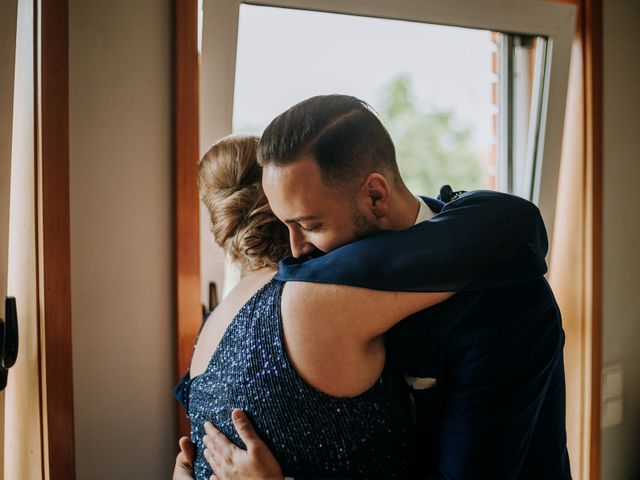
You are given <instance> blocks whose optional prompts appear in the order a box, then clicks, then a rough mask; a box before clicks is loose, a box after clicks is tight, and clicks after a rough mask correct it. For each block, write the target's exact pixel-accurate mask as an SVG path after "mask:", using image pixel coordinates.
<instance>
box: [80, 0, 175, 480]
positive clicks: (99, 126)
mask: <svg viewBox="0 0 640 480" xmlns="http://www.w3.org/2000/svg"><path fill="white" fill-rule="evenodd" d="M69 10H70V11H69V42H70V43H69V61H70V79H69V81H70V137H71V160H70V170H71V172H70V175H71V277H72V302H73V362H74V365H73V369H74V372H73V373H74V401H75V435H76V437H75V439H76V463H77V478H78V479H79V480H100V479H110V480H112V479H130V478H141V479H152V478H154V479H155V478H158V479H159V478H170V474H171V469H172V466H173V461H174V459H175V453H176V449H177V443H176V441H175V435H176V433H175V402H174V399H173V397H172V395H171V389H172V387H173V384H174V364H175V356H174V355H175V354H174V347H173V345H174V332H173V328H174V327H173V311H174V310H173V301H172V297H173V287H172V285H173V279H172V278H173V270H172V249H173V247H172V236H173V235H172V229H171V225H172V207H171V198H172V186H171V159H172V106H171V104H172V99H171V91H172V90H171V48H172V20H171V18H172V17H171V2H168V1H166V0H165V1H162V0H136V1H134V2H131V1H127V0H109V1H103V0H71V1H70V2H69Z"/></svg>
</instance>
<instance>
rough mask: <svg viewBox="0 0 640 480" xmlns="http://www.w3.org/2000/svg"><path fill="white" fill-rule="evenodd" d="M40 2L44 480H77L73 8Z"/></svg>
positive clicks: (62, 0)
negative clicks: (73, 305)
mask: <svg viewBox="0 0 640 480" xmlns="http://www.w3.org/2000/svg"><path fill="white" fill-rule="evenodd" d="M34 1H35V5H34V6H35V8H34V12H35V18H34V22H35V29H34V31H35V32H36V42H35V59H34V65H35V73H36V77H35V78H36V85H35V92H36V116H35V118H36V159H37V164H36V179H37V186H36V192H37V212H38V221H37V236H38V239H37V245H38V250H39V252H38V265H37V269H38V270H37V271H38V297H39V305H40V306H39V318H38V322H39V324H40V352H41V362H40V365H41V377H40V378H41V408H42V422H43V425H42V448H43V461H42V465H43V469H45V470H48V474H47V472H43V478H48V479H50V480H70V479H74V478H75V441H74V414H73V357H72V343H71V342H72V336H71V251H70V231H69V227H70V219H69V6H68V0H34Z"/></svg>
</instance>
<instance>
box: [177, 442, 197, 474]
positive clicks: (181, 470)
mask: <svg viewBox="0 0 640 480" xmlns="http://www.w3.org/2000/svg"><path fill="white" fill-rule="evenodd" d="M178 445H179V446H180V453H178V456H177V457H176V466H175V468H174V469H173V477H172V479H173V480H193V457H194V456H195V448H194V446H193V443H192V442H191V439H190V438H189V437H181V438H180V440H178Z"/></svg>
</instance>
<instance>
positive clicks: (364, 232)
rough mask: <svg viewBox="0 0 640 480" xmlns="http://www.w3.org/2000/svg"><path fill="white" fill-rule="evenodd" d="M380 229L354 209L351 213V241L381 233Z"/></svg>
mask: <svg viewBox="0 0 640 480" xmlns="http://www.w3.org/2000/svg"><path fill="white" fill-rule="evenodd" d="M381 231H382V229H381V228H380V227H379V226H378V225H377V224H376V223H374V222H372V221H371V220H369V219H368V218H367V217H366V216H365V215H364V214H362V213H361V212H359V211H358V210H355V209H354V212H353V239H354V240H359V239H361V238H364V237H368V236H370V235H373V234H374V233H379V232H381Z"/></svg>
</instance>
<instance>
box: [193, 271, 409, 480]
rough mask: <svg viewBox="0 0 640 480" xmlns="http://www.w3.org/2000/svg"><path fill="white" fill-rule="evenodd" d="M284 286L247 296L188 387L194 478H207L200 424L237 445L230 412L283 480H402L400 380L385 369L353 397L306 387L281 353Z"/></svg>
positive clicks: (405, 412)
mask: <svg viewBox="0 0 640 480" xmlns="http://www.w3.org/2000/svg"><path fill="white" fill-rule="evenodd" d="M283 285H284V284H283V283H281V282H278V281H276V280H271V281H269V282H268V283H267V284H266V285H265V286H264V287H262V288H261V289H260V290H259V291H258V292H257V293H256V294H255V295H253V297H251V298H250V299H249V301H248V302H247V303H246V304H245V305H244V306H243V307H242V308H241V309H240V311H239V312H238V314H237V315H235V317H234V318H233V320H232V321H231V322H230V324H229V326H228V328H227V330H226V332H225V333H224V335H223V336H222V338H221V340H220V343H219V344H218V346H217V348H216V350H215V352H214V353H213V355H212V356H211V359H210V362H209V364H208V366H207V368H206V370H205V371H204V372H203V373H202V374H200V375H197V376H196V377H194V378H193V379H191V380H190V382H189V383H188V387H187V389H186V391H185V394H186V397H187V402H186V403H187V410H188V415H189V418H190V420H191V424H192V432H191V433H192V435H191V437H192V440H193V442H194V443H195V445H196V450H197V455H196V461H195V465H194V467H195V473H196V478H197V479H205V478H206V479H208V478H209V475H211V470H210V468H209V466H208V464H207V462H206V460H205V459H204V457H203V456H202V451H203V445H202V437H203V436H204V433H205V432H204V422H205V421H211V422H212V423H213V424H214V425H215V426H216V427H217V428H218V429H219V430H220V431H221V432H222V433H224V434H225V435H226V436H227V437H228V438H230V439H231V440H232V441H233V442H234V443H236V444H237V445H239V446H243V445H242V442H241V440H240V438H239V437H238V435H237V433H236V432H235V429H234V427H233V424H232V422H231V411H232V410H233V409H234V408H241V409H242V410H244V411H245V412H246V413H247V414H248V415H249V417H250V418H251V421H252V423H253V424H254V426H255V428H256V430H257V432H258V434H259V435H260V436H261V437H262V438H263V439H264V440H265V441H266V443H267V445H268V446H269V447H270V449H271V450H272V451H273V453H274V454H275V456H276V458H277V459H278V461H279V462H280V464H281V466H282V468H283V471H284V472H285V473H286V474H287V475H301V474H304V475H307V476H310V475H311V476H312V475H343V476H347V477H352V478H404V477H406V474H407V469H408V467H409V458H410V455H411V453H412V445H411V444H410V439H411V438H412V436H413V435H412V433H411V431H412V422H411V417H410V408H409V404H408V402H409V398H408V395H407V392H406V387H405V386H404V385H403V383H402V379H401V377H400V375H398V374H393V373H392V372H389V371H386V370H385V371H383V372H382V375H381V376H380V378H379V379H378V381H377V382H376V383H375V384H374V385H373V386H372V387H371V388H369V389H368V390H366V391H365V392H364V393H362V394H360V395H358V396H356V397H351V398H338V397H334V396H331V395H328V394H325V393H323V392H321V391H320V390H318V389H316V388H314V387H313V386H311V385H309V384H308V383H307V382H305V381H304V380H303V379H302V378H301V377H300V375H298V374H297V373H296V371H295V369H294V368H293V366H292V364H291V362H290V360H289V358H288V356H287V353H286V348H285V344H284V338H283V327H282V318H281V310H280V304H281V303H280V302H281V297H282V289H283ZM225 323H226V322H225Z"/></svg>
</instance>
